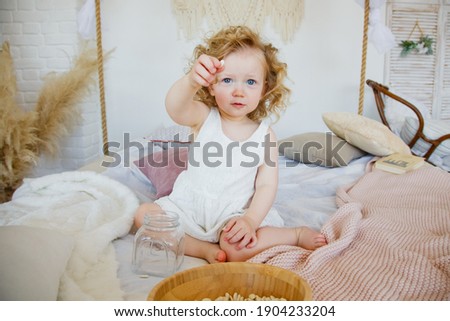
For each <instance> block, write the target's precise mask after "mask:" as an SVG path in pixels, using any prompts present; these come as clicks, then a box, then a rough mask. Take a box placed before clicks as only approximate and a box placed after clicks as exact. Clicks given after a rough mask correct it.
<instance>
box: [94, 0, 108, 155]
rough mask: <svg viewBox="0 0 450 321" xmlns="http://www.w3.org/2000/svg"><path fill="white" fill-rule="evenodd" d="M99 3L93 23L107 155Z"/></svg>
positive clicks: (104, 147)
mask: <svg viewBox="0 0 450 321" xmlns="http://www.w3.org/2000/svg"><path fill="white" fill-rule="evenodd" d="M100 1H101V0H95V22H96V33H97V60H98V86H99V90H100V107H101V117H102V135H103V154H104V155H108V128H107V124H106V103H105V85H104V78H103V48H102V22H101V12H100Z"/></svg>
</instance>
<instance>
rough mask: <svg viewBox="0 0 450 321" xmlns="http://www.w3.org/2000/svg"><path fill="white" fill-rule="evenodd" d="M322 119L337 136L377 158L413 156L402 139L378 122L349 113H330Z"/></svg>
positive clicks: (325, 114)
mask: <svg viewBox="0 0 450 321" xmlns="http://www.w3.org/2000/svg"><path fill="white" fill-rule="evenodd" d="M322 118H323V120H324V122H325V124H326V125H327V126H328V128H329V129H330V130H331V131H332V132H333V133H334V134H336V136H339V137H340V138H342V139H345V140H346V141H347V142H349V143H350V144H352V145H353V146H356V147H358V148H359V149H361V150H363V151H365V152H367V153H370V154H372V155H375V156H386V155H390V154H392V153H404V154H411V151H410V149H409V147H408V145H406V144H405V143H404V142H403V141H402V140H401V138H400V137H398V136H396V135H395V134H394V133H392V132H391V131H390V130H389V128H388V127H387V126H385V125H383V124H382V123H380V122H378V121H376V120H373V119H370V118H367V117H364V116H361V115H358V114H354V113H349V112H328V113H324V114H323V115H322Z"/></svg>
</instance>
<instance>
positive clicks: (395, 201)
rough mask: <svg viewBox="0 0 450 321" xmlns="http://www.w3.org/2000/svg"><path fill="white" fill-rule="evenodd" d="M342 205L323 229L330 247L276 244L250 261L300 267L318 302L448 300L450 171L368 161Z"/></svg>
mask: <svg viewBox="0 0 450 321" xmlns="http://www.w3.org/2000/svg"><path fill="white" fill-rule="evenodd" d="M299 192H300V193H301V191H299ZM337 204H338V210H337V211H336V213H335V214H334V215H333V216H332V217H331V219H330V220H329V221H328V222H327V223H326V224H325V225H324V226H323V229H322V232H323V233H324V234H325V235H326V237H327V239H328V242H329V244H328V245H326V246H324V247H322V248H319V249H317V250H315V251H307V250H304V249H302V248H299V247H294V246H277V247H273V248H270V249H268V250H266V251H264V252H262V253H260V254H258V255H256V256H255V257H253V258H252V259H250V261H251V262H257V263H266V264H271V265H275V266H279V267H283V268H286V269H288V270H292V271H294V272H296V273H297V274H299V275H300V276H301V277H303V278H304V279H306V280H307V281H308V282H309V284H310V286H311V288H312V291H313V298H314V299H315V300H450V174H449V173H446V172H444V171H442V170H440V169H438V168H435V167H431V166H423V167H422V168H420V169H418V170H415V171H412V172H409V173H406V174H402V175H395V174H389V173H386V172H383V171H380V170H377V169H373V168H372V167H371V166H369V169H368V172H367V173H366V174H365V175H364V176H362V177H361V178H360V179H359V180H358V181H357V182H356V183H354V184H353V185H352V186H346V187H342V188H340V189H339V190H338V191H337Z"/></svg>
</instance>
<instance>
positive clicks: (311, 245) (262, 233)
mask: <svg viewBox="0 0 450 321" xmlns="http://www.w3.org/2000/svg"><path fill="white" fill-rule="evenodd" d="M256 236H257V238H258V242H257V243H256V245H255V246H254V247H252V248H242V249H237V248H236V245H237V244H238V243H236V244H230V243H228V242H227V241H225V240H224V239H223V237H222V236H221V238H220V248H221V249H222V250H224V251H225V253H226V256H227V259H228V261H230V262H233V261H236V262H242V261H246V260H248V259H249V258H251V257H252V256H254V255H256V254H258V253H260V252H262V251H263V250H266V249H268V248H270V247H272V246H276V245H294V246H300V247H303V248H305V249H307V250H315V249H317V248H319V247H321V246H323V245H325V244H327V241H326V239H325V236H324V235H323V234H321V233H319V232H316V231H314V230H312V229H310V228H309V227H296V228H283V227H269V226H267V227H261V228H259V229H258V230H257V231H256Z"/></svg>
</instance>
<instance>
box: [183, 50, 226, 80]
mask: <svg viewBox="0 0 450 321" xmlns="http://www.w3.org/2000/svg"><path fill="white" fill-rule="evenodd" d="M222 70H223V64H222V63H221V62H220V61H219V59H217V58H215V57H212V56H208V55H205V54H203V55H201V56H200V57H199V58H198V59H197V61H196V62H195V64H194V66H193V67H192V70H191V72H190V78H191V81H192V83H193V84H194V85H195V86H198V85H200V86H203V87H209V86H210V85H212V84H213V83H214V82H215V80H216V74H217V73H219V72H221V71H222Z"/></svg>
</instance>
